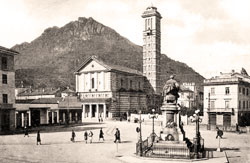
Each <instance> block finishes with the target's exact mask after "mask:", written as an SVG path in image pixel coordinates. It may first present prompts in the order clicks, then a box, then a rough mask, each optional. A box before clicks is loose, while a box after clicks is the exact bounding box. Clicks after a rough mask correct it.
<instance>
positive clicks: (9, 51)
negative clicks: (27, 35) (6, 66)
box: [0, 46, 20, 55]
mask: <svg viewBox="0 0 250 163" xmlns="http://www.w3.org/2000/svg"><path fill="white" fill-rule="evenodd" d="M0 52H3V53H4V54H10V55H17V54H20V53H19V52H17V51H15V50H12V49H8V48H5V47H3V46H0Z"/></svg>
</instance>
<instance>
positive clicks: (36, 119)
mask: <svg viewBox="0 0 250 163" xmlns="http://www.w3.org/2000/svg"><path fill="white" fill-rule="evenodd" d="M31 126H33V127H36V126H40V110H31Z"/></svg>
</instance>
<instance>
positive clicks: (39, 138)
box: [36, 130, 42, 145]
mask: <svg viewBox="0 0 250 163" xmlns="http://www.w3.org/2000/svg"><path fill="white" fill-rule="evenodd" d="M38 143H39V144H40V145H42V144H41V136H40V131H39V130H38V131H37V137H36V145H38Z"/></svg>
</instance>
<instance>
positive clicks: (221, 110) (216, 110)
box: [208, 108, 233, 113]
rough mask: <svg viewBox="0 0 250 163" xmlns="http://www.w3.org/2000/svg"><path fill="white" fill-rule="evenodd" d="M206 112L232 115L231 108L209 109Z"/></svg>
mask: <svg viewBox="0 0 250 163" xmlns="http://www.w3.org/2000/svg"><path fill="white" fill-rule="evenodd" d="M208 112H228V113H233V109H232V108H209V109H208Z"/></svg>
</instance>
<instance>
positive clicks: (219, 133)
mask: <svg viewBox="0 0 250 163" xmlns="http://www.w3.org/2000/svg"><path fill="white" fill-rule="evenodd" d="M216 130H217V135H216V139H217V138H218V136H219V137H220V138H222V135H223V131H222V130H220V129H219V127H216Z"/></svg>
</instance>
